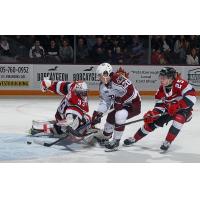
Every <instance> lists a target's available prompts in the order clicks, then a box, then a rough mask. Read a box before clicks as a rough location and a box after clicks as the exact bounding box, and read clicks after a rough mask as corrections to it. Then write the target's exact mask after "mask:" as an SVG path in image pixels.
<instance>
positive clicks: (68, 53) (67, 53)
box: [59, 39, 73, 63]
mask: <svg viewBox="0 0 200 200" xmlns="http://www.w3.org/2000/svg"><path fill="white" fill-rule="evenodd" d="M59 53H60V58H61V61H62V62H63V63H72V62H73V48H72V47H71V46H70V44H69V40H68V39H64V40H63V44H62V46H61V47H60V51H59Z"/></svg>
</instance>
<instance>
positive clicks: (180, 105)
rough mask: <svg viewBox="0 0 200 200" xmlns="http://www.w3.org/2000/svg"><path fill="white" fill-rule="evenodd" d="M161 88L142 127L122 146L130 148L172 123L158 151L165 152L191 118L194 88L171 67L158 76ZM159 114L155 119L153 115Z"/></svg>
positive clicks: (194, 95) (194, 99)
mask: <svg viewBox="0 0 200 200" xmlns="http://www.w3.org/2000/svg"><path fill="white" fill-rule="evenodd" d="M159 79H160V83H161V86H160V88H159V90H158V91H157V93H156V95H155V99H156V103H155V107H154V109H153V110H151V111H148V112H147V113H146V114H145V115H144V125H143V127H142V128H140V129H139V130H138V131H137V132H136V133H135V135H134V136H133V137H132V138H129V139H126V140H124V146H130V145H132V144H134V143H135V142H137V141H138V140H140V139H142V138H143V137H145V136H146V135H148V134H149V133H150V132H152V131H153V130H155V129H156V128H158V127H163V126H164V124H167V123H168V122H169V121H171V120H173V123H172V125H171V127H170V129H169V131H168V134H167V136H166V139H165V141H164V143H163V144H162V145H161V147H160V149H161V150H164V151H166V150H167V149H168V148H169V146H170V144H171V143H172V142H173V141H174V139H175V138H176V136H177V135H178V133H179V132H180V130H181V128H182V127H183V125H184V123H186V122H188V121H190V120H191V118H192V107H193V106H194V104H195V102H196V94H195V90H194V88H193V87H192V86H191V85H190V84H189V83H188V82H187V81H186V80H183V79H182V78H181V77H180V76H178V73H177V72H176V70H175V69H174V68H172V67H164V68H163V69H162V70H161V71H160V74H159ZM158 114H161V115H160V116H159V117H157V118H155V117H154V116H155V115H158Z"/></svg>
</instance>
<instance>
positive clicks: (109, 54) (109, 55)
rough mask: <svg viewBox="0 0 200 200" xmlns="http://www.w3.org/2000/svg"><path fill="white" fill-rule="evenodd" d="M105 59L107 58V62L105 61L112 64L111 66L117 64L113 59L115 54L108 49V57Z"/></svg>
mask: <svg viewBox="0 0 200 200" xmlns="http://www.w3.org/2000/svg"><path fill="white" fill-rule="evenodd" d="M105 57H106V61H105V62H106V63H110V64H113V63H115V61H114V57H113V52H112V50H111V49H107V50H106V55H105Z"/></svg>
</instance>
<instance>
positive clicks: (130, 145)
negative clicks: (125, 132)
mask: <svg viewBox="0 0 200 200" xmlns="http://www.w3.org/2000/svg"><path fill="white" fill-rule="evenodd" d="M134 145H135V143H133V144H128V145H127V144H122V146H123V147H132V146H134Z"/></svg>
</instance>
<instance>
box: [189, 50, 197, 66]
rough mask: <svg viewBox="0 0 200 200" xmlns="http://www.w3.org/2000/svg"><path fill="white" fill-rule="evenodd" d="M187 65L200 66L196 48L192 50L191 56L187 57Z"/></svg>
mask: <svg viewBox="0 0 200 200" xmlns="http://www.w3.org/2000/svg"><path fill="white" fill-rule="evenodd" d="M186 63H187V64H188V65H199V58H198V56H197V53H196V48H192V49H191V51H190V54H189V55H187V58H186Z"/></svg>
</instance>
